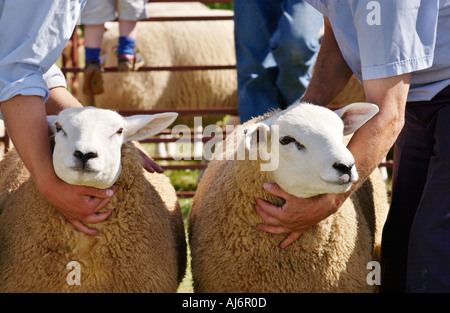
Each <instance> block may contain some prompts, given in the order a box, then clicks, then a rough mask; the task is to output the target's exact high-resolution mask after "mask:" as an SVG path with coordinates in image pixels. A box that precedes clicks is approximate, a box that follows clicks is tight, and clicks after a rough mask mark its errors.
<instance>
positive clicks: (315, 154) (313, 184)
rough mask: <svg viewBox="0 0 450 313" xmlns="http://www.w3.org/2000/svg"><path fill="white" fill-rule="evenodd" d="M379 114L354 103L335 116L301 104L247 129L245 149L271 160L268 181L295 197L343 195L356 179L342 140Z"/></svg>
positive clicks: (363, 105)
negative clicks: (265, 155)
mask: <svg viewBox="0 0 450 313" xmlns="http://www.w3.org/2000/svg"><path fill="white" fill-rule="evenodd" d="M377 112H378V107H377V106H376V105H374V104H370V103H353V104H350V105H348V106H346V107H344V108H342V109H340V110H337V111H335V112H333V111H331V110H329V109H327V108H324V107H320V106H316V105H312V104H308V103H299V104H297V105H293V106H291V107H289V108H288V109H286V110H284V111H280V112H278V113H276V114H274V115H272V116H271V117H269V118H268V119H266V120H263V121H261V122H258V123H255V124H253V125H251V126H250V127H249V128H247V130H246V134H245V141H246V144H245V146H246V148H247V149H249V150H252V149H253V150H255V149H256V150H257V151H258V152H259V153H260V154H262V153H263V152H264V153H266V154H268V155H269V158H270V160H269V161H270V163H271V164H275V165H276V166H272V168H271V169H270V170H269V171H270V172H269V177H270V178H271V179H272V180H273V181H274V182H276V183H277V184H278V185H279V186H280V187H281V188H283V189H284V190H285V191H286V192H288V193H290V194H292V195H295V196H298V197H304V198H306V197H312V196H315V195H318V194H323V193H343V192H346V191H347V190H349V188H350V187H351V185H352V183H353V182H355V181H356V180H357V179H358V173H357V171H356V168H355V166H354V163H355V160H354V158H353V156H352V154H351V153H350V151H349V150H348V149H347V147H346V145H345V144H344V142H343V139H344V138H343V137H344V135H348V134H351V133H353V132H354V131H356V130H357V129H358V128H359V127H360V126H362V125H363V124H364V123H365V122H367V121H368V120H369V119H370V118H372V117H373V116H374V115H375V114H376V113H377ZM275 130H276V131H275ZM269 150H270V152H269V153H268V152H267V151H269ZM273 160H277V162H275V163H274V162H272V161H273Z"/></svg>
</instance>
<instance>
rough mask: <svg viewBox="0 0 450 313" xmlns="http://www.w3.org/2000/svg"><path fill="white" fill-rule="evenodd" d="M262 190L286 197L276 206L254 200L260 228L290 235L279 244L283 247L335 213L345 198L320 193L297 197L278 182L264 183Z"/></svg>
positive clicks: (343, 196)
mask: <svg viewBox="0 0 450 313" xmlns="http://www.w3.org/2000/svg"><path fill="white" fill-rule="evenodd" d="M264 189H265V190H266V191H267V192H269V193H270V194H273V195H275V196H278V197H280V198H283V199H285V200H286V202H285V204H284V205H283V206H282V207H277V206H275V205H273V204H270V203H268V202H266V201H264V200H262V199H259V198H258V199H257V200H256V201H257V204H256V211H257V212H258V214H259V215H260V216H261V218H262V219H263V220H264V223H265V224H258V228H259V229H260V230H262V231H265V232H268V233H272V234H289V235H288V237H287V238H286V239H285V240H283V242H281V244H280V248H282V249H284V248H286V247H287V246H289V245H290V244H291V243H293V242H294V241H296V240H297V239H298V238H300V236H301V234H302V233H303V232H305V231H306V230H307V229H308V228H309V227H311V226H313V225H316V224H317V223H319V222H320V221H322V220H324V219H325V218H327V217H328V216H330V215H331V214H333V213H335V212H336V211H337V210H338V208H339V207H340V206H341V205H342V203H343V202H344V201H345V198H346V196H345V195H344V194H322V195H318V196H314V197H311V198H298V197H296V196H293V195H291V194H288V193H287V192H285V191H284V190H283V189H281V187H280V186H278V185H277V184H269V183H265V184H264Z"/></svg>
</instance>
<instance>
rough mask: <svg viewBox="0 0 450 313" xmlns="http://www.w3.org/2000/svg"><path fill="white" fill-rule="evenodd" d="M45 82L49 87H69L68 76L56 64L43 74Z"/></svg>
mask: <svg viewBox="0 0 450 313" xmlns="http://www.w3.org/2000/svg"><path fill="white" fill-rule="evenodd" d="M43 78H44V81H45V84H46V85H47V88H48V89H52V88H55V87H64V88H67V83H66V77H65V76H64V74H63V73H62V72H61V70H60V68H59V67H58V66H56V65H55V64H53V65H52V67H50V69H49V70H48V71H47V72H46V73H45V74H44V76H43Z"/></svg>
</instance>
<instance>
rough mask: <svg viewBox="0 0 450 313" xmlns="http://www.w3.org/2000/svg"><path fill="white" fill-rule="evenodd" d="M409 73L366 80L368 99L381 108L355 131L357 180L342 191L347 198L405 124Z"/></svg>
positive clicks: (351, 146) (351, 144)
mask: <svg viewBox="0 0 450 313" xmlns="http://www.w3.org/2000/svg"><path fill="white" fill-rule="evenodd" d="M409 79H410V74H405V75H400V76H395V77H390V78H385V79H377V80H369V81H365V82H364V90H365V93H366V100H367V102H371V103H375V104H377V105H378V107H379V108H380V111H379V113H378V114H377V115H375V116H374V117H373V118H372V119H371V120H369V121H368V122H367V123H366V124H364V125H363V126H361V128H359V129H358V131H356V132H355V133H354V134H353V137H352V139H351V140H350V142H349V144H348V149H349V150H350V151H351V152H352V154H353V156H354V158H355V164H356V169H357V170H358V176H359V179H358V181H357V182H356V183H355V184H354V185H353V186H352V189H351V190H350V191H349V192H347V193H346V194H343V195H342V199H346V198H347V197H348V196H349V195H350V194H351V193H352V192H353V191H354V190H356V189H357V188H359V187H360V186H361V185H362V184H363V183H364V181H365V180H366V179H367V178H368V177H369V176H370V174H371V173H372V172H373V171H374V170H375V169H376V168H377V167H378V165H379V164H380V162H381V161H382V160H383V158H384V157H385V156H386V154H387V153H388V152H389V150H390V149H391V147H392V146H393V144H394V143H395V140H396V139H397V137H398V135H399V133H400V131H401V130H402V128H403V124H404V116H405V105H406V98H407V95H408V91H409Z"/></svg>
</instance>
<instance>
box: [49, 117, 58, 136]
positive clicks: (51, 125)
mask: <svg viewBox="0 0 450 313" xmlns="http://www.w3.org/2000/svg"><path fill="white" fill-rule="evenodd" d="M57 118H58V116H57V115H48V116H47V125H48V132H49V134H50V136H53V135H54V134H56V125H55V122H56V119H57Z"/></svg>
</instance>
